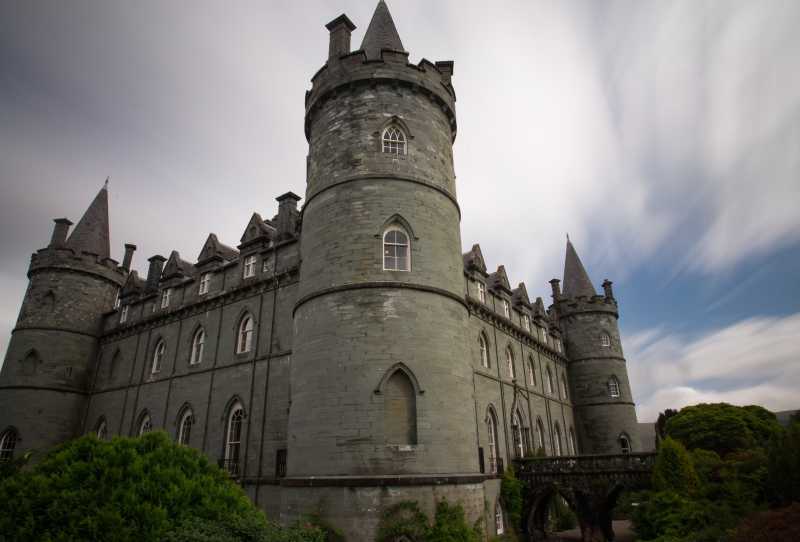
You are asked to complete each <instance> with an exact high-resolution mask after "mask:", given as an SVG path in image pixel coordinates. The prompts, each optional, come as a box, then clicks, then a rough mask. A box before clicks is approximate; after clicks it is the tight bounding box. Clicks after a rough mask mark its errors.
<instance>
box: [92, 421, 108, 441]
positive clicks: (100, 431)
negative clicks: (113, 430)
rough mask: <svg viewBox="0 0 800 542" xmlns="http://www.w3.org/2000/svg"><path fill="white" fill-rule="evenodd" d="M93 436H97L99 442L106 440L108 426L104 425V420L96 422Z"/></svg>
mask: <svg viewBox="0 0 800 542" xmlns="http://www.w3.org/2000/svg"><path fill="white" fill-rule="evenodd" d="M95 434H97V438H99V439H100V440H106V439H107V438H108V424H106V419H105V418H100V421H99V422H97V430H96V431H95Z"/></svg>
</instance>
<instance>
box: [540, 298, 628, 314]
mask: <svg viewBox="0 0 800 542" xmlns="http://www.w3.org/2000/svg"><path fill="white" fill-rule="evenodd" d="M553 306H554V307H555V308H556V311H557V312H558V316H559V317H560V318H563V317H566V316H571V315H573V314H577V313H581V312H584V313H586V312H604V313H608V314H611V315H613V316H614V317H615V318H618V317H619V307H618V305H617V300H616V299H614V298H613V297H606V296H603V295H594V296H591V297H589V296H576V297H568V296H564V295H559V296H558V297H557V298H555V299H554V302H553Z"/></svg>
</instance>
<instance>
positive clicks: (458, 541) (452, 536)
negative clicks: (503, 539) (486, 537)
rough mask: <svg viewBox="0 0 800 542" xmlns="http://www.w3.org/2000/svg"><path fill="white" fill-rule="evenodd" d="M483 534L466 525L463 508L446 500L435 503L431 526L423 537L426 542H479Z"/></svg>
mask: <svg viewBox="0 0 800 542" xmlns="http://www.w3.org/2000/svg"><path fill="white" fill-rule="evenodd" d="M481 538H483V534H482V533H481V532H480V531H479V530H477V529H476V528H475V527H474V526H472V527H471V526H470V525H469V524H467V520H466V517H465V516H464V508H463V507H462V506H461V505H460V504H452V505H451V504H449V503H448V502H447V501H446V500H441V501H439V502H437V503H436V516H435V517H434V520H433V526H432V527H431V528H430V530H429V531H428V535H427V536H426V537H425V541H426V542H479V541H480V540H481Z"/></svg>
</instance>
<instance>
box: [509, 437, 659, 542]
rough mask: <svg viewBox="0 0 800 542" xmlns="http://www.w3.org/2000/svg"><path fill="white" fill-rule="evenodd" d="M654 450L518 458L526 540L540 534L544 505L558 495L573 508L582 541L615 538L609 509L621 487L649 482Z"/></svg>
mask: <svg viewBox="0 0 800 542" xmlns="http://www.w3.org/2000/svg"><path fill="white" fill-rule="evenodd" d="M655 457H656V456H655V454H654V453H636V454H624V455H582V456H561V457H535V458H526V459H517V460H515V461H514V470H515V471H516V473H517V477H518V478H519V479H520V480H521V481H523V482H525V490H524V492H525V493H524V496H523V497H524V498H523V501H524V504H523V511H522V523H523V524H522V525H521V526H520V527H521V530H522V533H523V536H524V539H526V540H531V541H534V540H545V538H546V536H547V535H546V531H545V527H546V522H547V507H548V503H549V501H550V499H552V498H553V497H554V496H555V495H561V496H562V497H563V498H564V499H565V500H566V501H567V503H568V504H569V506H570V508H571V509H572V510H573V511H574V512H575V514H576V515H577V517H578V523H579V524H580V528H581V533H582V537H583V541H584V542H604V541H612V540H614V531H613V529H612V528H611V519H612V511H613V509H614V506H615V505H616V503H617V498H618V497H619V495H620V494H621V493H622V492H623V491H626V490H640V489H647V488H649V487H650V478H651V475H652V472H653V464H654V463H655Z"/></svg>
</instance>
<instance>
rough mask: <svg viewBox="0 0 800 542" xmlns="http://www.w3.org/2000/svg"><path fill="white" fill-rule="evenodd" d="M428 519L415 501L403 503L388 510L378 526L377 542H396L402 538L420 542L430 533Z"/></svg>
mask: <svg viewBox="0 0 800 542" xmlns="http://www.w3.org/2000/svg"><path fill="white" fill-rule="evenodd" d="M428 529H429V527H428V518H427V517H426V516H425V514H424V513H423V512H422V511H421V510H420V509H419V505H418V504H417V503H416V502H415V501H403V502H400V503H397V504H395V505H394V506H392V507H390V508H388V509H386V510H385V511H384V513H383V517H382V518H381V521H380V523H379V524H378V533H377V535H376V537H375V540H376V542H394V541H395V540H397V539H398V538H399V537H401V536H407V537H408V538H409V539H411V540H413V541H415V542H420V541H423V540H425V537H426V535H427V533H428Z"/></svg>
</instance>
